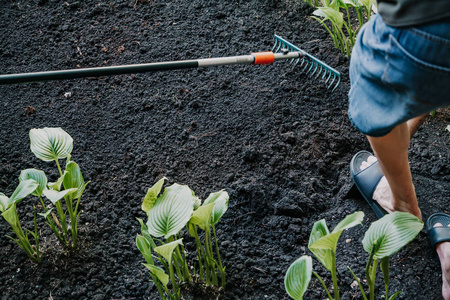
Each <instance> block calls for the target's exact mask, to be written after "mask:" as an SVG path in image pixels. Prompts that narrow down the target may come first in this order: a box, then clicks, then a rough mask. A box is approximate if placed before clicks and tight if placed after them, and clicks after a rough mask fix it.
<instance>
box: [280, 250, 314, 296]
mask: <svg viewBox="0 0 450 300" xmlns="http://www.w3.org/2000/svg"><path fill="white" fill-rule="evenodd" d="M311 275H312V259H311V257H310V256H307V255H304V256H302V257H300V258H299V259H297V260H296V261H295V262H293V263H292V264H291V265H290V267H289V269H288V270H287V272H286V275H285V276H284V287H285V289H286V291H287V292H288V294H289V296H291V298H293V299H295V300H302V299H303V295H304V294H305V292H306V290H307V289H308V286H309V282H310V281H311Z"/></svg>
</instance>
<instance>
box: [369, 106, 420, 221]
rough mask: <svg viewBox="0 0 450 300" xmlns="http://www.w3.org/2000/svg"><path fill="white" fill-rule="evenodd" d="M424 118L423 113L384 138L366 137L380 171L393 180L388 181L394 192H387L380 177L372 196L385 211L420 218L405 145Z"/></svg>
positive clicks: (389, 189) (385, 183) (388, 188)
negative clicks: (405, 213) (410, 214)
mask: <svg viewBox="0 0 450 300" xmlns="http://www.w3.org/2000/svg"><path fill="white" fill-rule="evenodd" d="M427 115H428V114H424V115H422V116H419V117H416V118H414V119H411V120H409V121H408V122H406V123H404V124H401V125H399V126H398V127H396V128H395V129H394V130H393V131H392V132H390V133H389V134H388V135H387V136H384V137H381V138H373V137H368V139H369V141H370V143H371V145H372V148H373V149H374V152H375V155H377V156H378V157H379V156H380V155H381V157H379V159H380V166H381V168H382V170H383V172H385V174H388V176H387V177H390V178H393V179H394V181H393V182H391V183H392V184H394V185H395V187H396V188H395V189H394V191H393V190H392V189H391V187H390V184H389V183H388V180H387V177H383V178H382V179H381V180H380V183H379V184H378V186H377V188H376V190H375V192H374V195H373V198H374V200H376V201H377V202H378V203H379V204H380V205H381V206H382V207H383V208H384V209H385V210H386V211H387V212H393V211H397V210H398V211H407V212H411V213H413V214H414V215H416V216H417V217H419V218H421V213H420V209H419V207H418V204H417V198H416V194H415V191H414V186H413V184H412V178H411V172H410V169H409V163H408V146H409V142H410V139H411V137H412V136H413V135H414V134H415V133H416V132H417V130H418V129H419V127H420V125H422V124H423V122H424V121H425V119H426V117H427ZM371 163H372V162H370V163H368V164H367V165H370V164H371ZM383 165H384V166H383ZM386 165H388V166H386ZM391 169H392V170H391Z"/></svg>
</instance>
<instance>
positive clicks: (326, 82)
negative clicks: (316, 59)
mask: <svg viewBox="0 0 450 300" xmlns="http://www.w3.org/2000/svg"><path fill="white" fill-rule="evenodd" d="M331 74H332V73H331V72H330V74H329V75H328V78H327V80H325V84H328V81H330V78H331Z"/></svg>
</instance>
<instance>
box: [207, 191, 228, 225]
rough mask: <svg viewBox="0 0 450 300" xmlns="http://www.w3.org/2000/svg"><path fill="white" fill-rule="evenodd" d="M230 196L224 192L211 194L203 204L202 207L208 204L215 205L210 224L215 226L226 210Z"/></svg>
mask: <svg viewBox="0 0 450 300" xmlns="http://www.w3.org/2000/svg"><path fill="white" fill-rule="evenodd" d="M229 199H230V196H229V195H228V193H227V192H226V191H224V190H221V191H218V192H215V193H211V194H210V195H209V196H208V198H206V200H205V201H204V202H203V204H202V206H206V205H208V204H210V203H215V205H214V208H213V212H212V216H211V224H213V225H215V224H217V223H218V222H219V220H220V218H222V216H223V215H224V214H225V212H226V211H227V209H228V201H229Z"/></svg>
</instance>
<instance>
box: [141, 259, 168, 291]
mask: <svg viewBox="0 0 450 300" xmlns="http://www.w3.org/2000/svg"><path fill="white" fill-rule="evenodd" d="M144 266H145V267H146V268H147V269H149V270H150V272H152V274H153V275H155V276H156V277H157V278H158V280H159V281H161V283H162V284H163V285H164V286H165V287H167V284H168V283H169V275H167V274H166V272H164V270H163V269H161V268H160V267H157V266H155V265H150V264H144Z"/></svg>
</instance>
